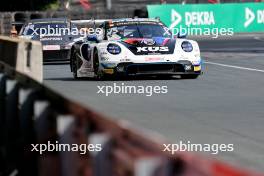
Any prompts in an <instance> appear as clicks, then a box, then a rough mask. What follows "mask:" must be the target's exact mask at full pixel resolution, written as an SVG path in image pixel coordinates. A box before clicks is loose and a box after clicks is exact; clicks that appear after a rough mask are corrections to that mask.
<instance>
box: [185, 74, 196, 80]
mask: <svg viewBox="0 0 264 176" xmlns="http://www.w3.org/2000/svg"><path fill="white" fill-rule="evenodd" d="M198 77H199V75H197V74H190V75H181V79H197V78H198Z"/></svg>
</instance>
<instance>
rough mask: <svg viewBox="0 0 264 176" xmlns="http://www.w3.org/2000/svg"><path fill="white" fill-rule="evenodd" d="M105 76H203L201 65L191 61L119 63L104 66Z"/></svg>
mask: <svg viewBox="0 0 264 176" xmlns="http://www.w3.org/2000/svg"><path fill="white" fill-rule="evenodd" d="M103 72H104V73H105V74H117V75H124V76H130V75H131V76H132V75H183V74H197V75H200V74H201V65H192V63H191V62H190V61H182V62H158V63H128V62H124V63H118V64H117V65H116V66H115V67H107V66H106V65H103Z"/></svg>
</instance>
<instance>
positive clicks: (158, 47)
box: [137, 46, 169, 53]
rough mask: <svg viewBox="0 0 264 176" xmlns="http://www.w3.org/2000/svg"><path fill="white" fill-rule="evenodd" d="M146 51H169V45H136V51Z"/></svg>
mask: <svg viewBox="0 0 264 176" xmlns="http://www.w3.org/2000/svg"><path fill="white" fill-rule="evenodd" d="M146 51H150V52H156V51H159V52H167V51H169V47H167V46H152V47H147V46H143V47H137V52H138V53H139V52H146Z"/></svg>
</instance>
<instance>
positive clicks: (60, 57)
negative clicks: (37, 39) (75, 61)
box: [43, 49, 70, 62]
mask: <svg viewBox="0 0 264 176" xmlns="http://www.w3.org/2000/svg"><path fill="white" fill-rule="evenodd" d="M69 60H70V49H61V50H43V62H56V61H69Z"/></svg>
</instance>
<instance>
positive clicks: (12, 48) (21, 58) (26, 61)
mask: <svg viewBox="0 0 264 176" xmlns="http://www.w3.org/2000/svg"><path fill="white" fill-rule="evenodd" d="M0 58H1V59H0V61H3V62H5V63H7V64H9V65H10V66H11V67H14V68H15V69H16V71H18V72H21V73H24V74H26V75H28V76H30V77H31V78H33V79H35V80H37V81H39V82H42V80H43V59H42V45H41V43H40V42H38V41H32V40H26V39H19V38H10V37H5V36H0Z"/></svg>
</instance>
